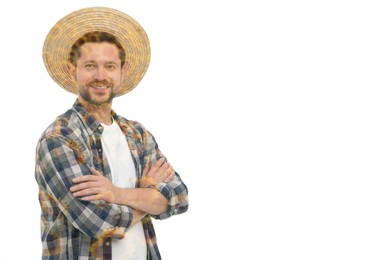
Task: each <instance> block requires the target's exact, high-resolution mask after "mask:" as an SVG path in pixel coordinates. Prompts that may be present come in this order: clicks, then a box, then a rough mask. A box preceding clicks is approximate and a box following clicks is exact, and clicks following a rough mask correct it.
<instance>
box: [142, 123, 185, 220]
mask: <svg viewBox="0 0 390 260" xmlns="http://www.w3.org/2000/svg"><path fill="white" fill-rule="evenodd" d="M143 140H144V149H145V150H144V160H143V161H144V164H149V167H151V166H152V165H153V164H154V163H156V162H157V161H158V160H159V159H160V158H162V157H164V158H165V156H164V155H163V154H162V153H161V151H160V150H159V148H158V144H157V142H156V140H155V138H154V137H153V135H152V134H151V133H150V132H149V131H147V130H144V135H143ZM165 159H166V158H165ZM166 160H167V159H166ZM154 188H155V189H157V190H158V191H159V192H161V194H163V195H164V197H165V198H166V199H167V200H168V209H167V211H166V212H163V213H162V214H159V215H152V217H154V218H156V219H166V218H169V217H171V216H173V215H177V214H181V213H184V212H186V211H187V209H188V189H187V186H186V185H185V184H184V182H183V181H182V179H181V178H180V175H179V174H178V173H177V172H176V173H175V178H174V179H173V180H172V181H170V182H168V183H159V184H157V185H156V186H155V187H154Z"/></svg>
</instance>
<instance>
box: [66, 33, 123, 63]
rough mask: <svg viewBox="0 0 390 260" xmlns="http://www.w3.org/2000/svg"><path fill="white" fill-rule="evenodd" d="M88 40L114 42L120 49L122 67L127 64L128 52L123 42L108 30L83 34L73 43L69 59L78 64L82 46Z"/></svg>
mask: <svg viewBox="0 0 390 260" xmlns="http://www.w3.org/2000/svg"><path fill="white" fill-rule="evenodd" d="M87 42H108V43H112V44H114V45H115V46H117V47H118V49H119V58H120V60H121V67H123V65H124V64H125V60H126V53H125V50H124V49H123V47H122V44H120V42H119V41H118V39H117V38H116V37H115V36H114V35H112V34H110V33H107V32H90V33H87V34H84V35H83V36H81V37H80V38H79V39H78V40H77V41H76V42H75V43H74V44H73V45H72V50H71V51H70V53H69V61H70V62H71V63H72V64H73V65H74V66H76V62H77V60H78V59H79V58H80V56H81V53H80V47H81V46H82V45H83V44H84V43H87Z"/></svg>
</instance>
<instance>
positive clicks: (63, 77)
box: [43, 7, 150, 96]
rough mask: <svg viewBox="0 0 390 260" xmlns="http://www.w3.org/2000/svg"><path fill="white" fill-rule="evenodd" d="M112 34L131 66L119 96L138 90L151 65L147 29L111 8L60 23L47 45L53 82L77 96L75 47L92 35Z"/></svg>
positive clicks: (78, 14)
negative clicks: (72, 74)
mask: <svg viewBox="0 0 390 260" xmlns="http://www.w3.org/2000/svg"><path fill="white" fill-rule="evenodd" d="M93 31H101V32H108V33H111V34H112V35H114V36H116V37H117V39H118V41H119V42H120V43H121V44H122V46H123V48H124V50H125V52H126V62H127V64H128V66H127V70H126V72H125V74H126V75H125V77H124V80H123V81H122V84H121V87H120V90H119V93H118V95H117V96H120V95H123V94H125V93H128V92H129V91H131V90H132V89H134V88H135V87H136V86H137V85H138V83H139V82H140V81H141V79H142V78H143V76H144V75H145V73H146V71H147V69H148V67H149V63H150V45H149V39H148V36H147V35H146V33H145V31H144V29H143V28H142V27H141V25H139V24H138V22H137V21H135V20H134V19H133V18H131V17H130V16H129V15H127V14H125V13H123V12H120V11H118V10H115V9H111V8H107V7H92V8H84V9H80V10H77V11H75V12H72V13H70V14H69V15H67V16H65V17H64V18H62V19H61V20H60V21H58V22H57V23H56V24H55V25H54V26H53V28H52V29H51V30H50V32H49V33H48V35H47V37H46V39H45V42H44V45H43V61H44V63H45V66H46V69H47V71H48V73H49V74H50V76H51V77H52V78H53V80H54V81H55V82H56V83H57V84H58V85H60V86H61V87H62V88H64V89H65V90H67V91H69V92H72V93H74V94H77V93H78V92H77V86H76V83H75V82H74V81H73V79H72V78H71V77H70V75H69V73H68V64H69V63H68V57H69V53H70V51H71V48H72V45H73V44H74V43H75V41H77V40H78V39H79V38H80V37H81V36H83V35H84V34H86V33H88V32H93Z"/></svg>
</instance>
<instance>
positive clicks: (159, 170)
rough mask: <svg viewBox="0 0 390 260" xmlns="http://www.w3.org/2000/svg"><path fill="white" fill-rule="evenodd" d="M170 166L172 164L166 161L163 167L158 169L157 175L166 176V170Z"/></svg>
mask: <svg viewBox="0 0 390 260" xmlns="http://www.w3.org/2000/svg"><path fill="white" fill-rule="evenodd" d="M170 167H171V165H170V164H169V163H168V162H166V163H164V164H163V165H161V167H160V168H159V169H158V170H157V172H156V175H157V176H164V173H165V172H166V171H168V170H169V168H170Z"/></svg>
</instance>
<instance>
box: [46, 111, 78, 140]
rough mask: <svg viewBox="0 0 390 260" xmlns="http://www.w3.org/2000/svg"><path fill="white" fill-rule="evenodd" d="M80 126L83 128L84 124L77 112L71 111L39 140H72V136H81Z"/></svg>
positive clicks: (64, 114) (61, 116) (55, 121)
mask: <svg viewBox="0 0 390 260" xmlns="http://www.w3.org/2000/svg"><path fill="white" fill-rule="evenodd" d="M80 126H82V122H81V120H80V118H79V117H78V115H77V112H76V111H74V110H73V109H69V110H68V111H66V112H65V113H63V114H62V115H59V116H58V117H57V118H56V119H55V120H54V121H53V122H52V123H51V124H50V125H49V126H47V127H46V129H45V130H44V131H43V133H42V135H41V137H40V139H39V140H40V141H41V140H43V139H46V138H52V137H65V138H71V137H72V135H80V131H81V130H80Z"/></svg>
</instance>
